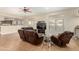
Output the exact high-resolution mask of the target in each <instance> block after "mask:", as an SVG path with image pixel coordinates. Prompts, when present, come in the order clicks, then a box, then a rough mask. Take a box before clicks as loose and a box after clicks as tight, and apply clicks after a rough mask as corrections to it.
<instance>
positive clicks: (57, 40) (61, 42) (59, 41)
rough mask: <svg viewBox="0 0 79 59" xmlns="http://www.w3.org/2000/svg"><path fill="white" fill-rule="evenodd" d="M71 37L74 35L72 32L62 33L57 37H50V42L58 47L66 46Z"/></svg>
mask: <svg viewBox="0 0 79 59" xmlns="http://www.w3.org/2000/svg"><path fill="white" fill-rule="evenodd" d="M73 35H74V33H73V32H69V31H65V32H64V33H62V34H60V35H59V36H58V37H55V36H53V35H52V36H51V41H52V42H53V43H54V44H56V45H58V46H60V47H62V46H66V44H68V43H69V41H70V39H71V38H72V36H73Z"/></svg>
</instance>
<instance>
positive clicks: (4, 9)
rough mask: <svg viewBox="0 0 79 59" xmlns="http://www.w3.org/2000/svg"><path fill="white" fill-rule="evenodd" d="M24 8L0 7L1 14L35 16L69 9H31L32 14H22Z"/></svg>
mask: <svg viewBox="0 0 79 59" xmlns="http://www.w3.org/2000/svg"><path fill="white" fill-rule="evenodd" d="M22 8H23V7H0V12H3V13H9V14H15V15H35V14H41V13H48V12H54V11H61V10H65V9H68V8H67V7H29V8H30V9H31V10H32V12H31V13H28V12H27V13H26V14H24V13H23V12H22Z"/></svg>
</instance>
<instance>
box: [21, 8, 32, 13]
mask: <svg viewBox="0 0 79 59" xmlns="http://www.w3.org/2000/svg"><path fill="white" fill-rule="evenodd" d="M21 10H22V12H24V13H27V12H29V13H31V12H32V11H31V9H30V8H29V7H23V8H21Z"/></svg>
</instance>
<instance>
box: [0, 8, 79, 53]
mask: <svg viewBox="0 0 79 59" xmlns="http://www.w3.org/2000/svg"><path fill="white" fill-rule="evenodd" d="M39 22H41V23H40V25H41V24H42V23H43V24H44V26H45V27H46V28H45V29H44V32H43V33H42V34H39V31H38V30H39V29H38V27H37V24H38V23H39ZM45 24H46V25H45ZM40 25H39V26H40ZM28 27H32V28H33V29H34V31H35V33H37V35H38V36H42V37H43V39H42V41H41V44H40V45H34V44H33V43H32V44H31V42H28V41H27V40H26V39H25V40H26V41H23V40H24V39H23V38H21V37H23V36H25V35H21V32H22V31H21V32H18V31H19V30H20V29H21V28H24V31H25V34H26V35H27V33H26V28H28ZM42 27H43V25H42ZM67 31H68V32H69V33H70V32H72V33H73V34H74V35H72V37H71V38H70V39H69V43H68V44H67V45H66V46H63V47H61V46H60V45H58V42H59V41H57V42H56V43H57V44H56V43H55V42H53V40H52V39H51V37H53V36H55V38H56V37H58V36H59V35H61V34H63V33H65V32H67ZM32 38H33V37H32ZM46 39H47V40H46ZM53 39H54V38H53ZM78 39H79V8H78V7H21V8H19V7H0V50H1V51H3V50H4V51H5V50H8V51H17V50H18V51H21V50H22V51H63V50H64V51H78V50H79V43H78V41H79V40H78ZM28 40H29V39H28ZM37 41H38V42H39V40H38V39H37ZM54 41H55V40H54Z"/></svg>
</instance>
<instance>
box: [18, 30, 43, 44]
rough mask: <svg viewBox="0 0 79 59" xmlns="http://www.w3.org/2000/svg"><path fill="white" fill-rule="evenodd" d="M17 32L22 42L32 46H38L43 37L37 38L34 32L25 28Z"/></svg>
mask: <svg viewBox="0 0 79 59" xmlns="http://www.w3.org/2000/svg"><path fill="white" fill-rule="evenodd" d="M18 32H19V35H20V38H21V39H22V40H23V41H27V42H29V43H31V44H33V45H39V44H41V43H42V41H43V37H39V36H38V34H37V32H36V31H35V30H32V29H27V28H26V29H22V30H21V29H20V30H18Z"/></svg>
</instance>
